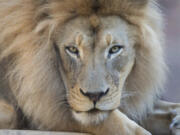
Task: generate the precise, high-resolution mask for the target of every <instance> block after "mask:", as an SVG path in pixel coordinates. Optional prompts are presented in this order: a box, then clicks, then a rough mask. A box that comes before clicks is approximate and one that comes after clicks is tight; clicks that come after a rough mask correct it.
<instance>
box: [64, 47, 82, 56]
mask: <svg viewBox="0 0 180 135" xmlns="http://www.w3.org/2000/svg"><path fill="white" fill-rule="evenodd" d="M66 50H67V51H68V52H70V53H72V54H76V55H78V54H79V50H78V49H77V48H76V47H74V46H68V47H66Z"/></svg>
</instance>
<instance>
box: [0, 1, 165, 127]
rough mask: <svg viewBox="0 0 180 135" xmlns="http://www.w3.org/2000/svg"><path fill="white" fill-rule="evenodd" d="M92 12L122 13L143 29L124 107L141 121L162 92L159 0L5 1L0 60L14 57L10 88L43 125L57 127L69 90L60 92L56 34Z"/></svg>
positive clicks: (0, 18) (0, 16)
mask: <svg viewBox="0 0 180 135" xmlns="http://www.w3.org/2000/svg"><path fill="white" fill-rule="evenodd" d="M91 14H98V15H102V16H109V15H118V16H120V17H122V18H124V19H125V20H126V21H127V23H129V24H131V25H134V26H136V28H137V31H138V32H139V34H138V39H139V40H138V41H137V42H136V43H137V45H136V48H135V49H136V60H135V65H134V67H133V70H132V71H131V73H130V75H129V77H128V79H127V81H126V85H125V88H124V89H125V90H124V91H125V93H124V95H123V96H122V101H121V107H120V108H123V109H122V111H124V112H125V113H126V114H128V116H130V117H131V118H133V119H136V120H140V118H142V116H143V115H144V114H146V112H147V110H148V109H151V108H152V106H153V100H154V99H155V98H156V97H157V96H158V95H159V94H160V93H161V92H162V91H161V89H162V86H163V83H164V81H165V71H166V64H165V62H164V56H163V55H164V54H163V33H162V26H163V25H162V15H161V12H160V11H159V9H158V7H157V5H156V2H155V1H153V0H11V1H7V0H0V61H3V60H4V59H7V58H9V57H10V59H11V60H10V62H9V63H8V64H7V65H8V72H7V80H8V82H9V86H10V89H11V91H12V92H13V94H14V96H15V99H16V100H17V105H18V106H19V107H20V108H22V110H23V112H24V113H25V115H27V116H28V117H30V118H32V121H33V122H34V123H36V124H37V125H38V123H39V122H40V123H41V124H40V125H38V126H39V128H40V127H41V126H42V127H47V128H48V129H51V128H53V127H55V125H56V124H57V123H58V122H56V121H57V120H58V118H57V117H56V115H57V114H58V109H57V107H56V106H57V103H58V100H60V99H58V98H59V96H60V95H62V94H64V88H62V91H59V88H60V87H62V85H61V84H59V81H60V77H59V76H58V75H57V72H58V71H57V65H56V57H55V52H54V50H53V47H52V44H53V38H54V37H53V33H54V32H55V31H56V28H57V27H58V28H60V27H61V26H63V25H64V24H65V23H66V22H67V21H68V20H70V19H72V18H74V17H76V16H88V15H91ZM52 91H55V92H52ZM52 93H57V94H56V95H53V94H52ZM60 97H62V98H63V96H60ZM62 109H63V108H62ZM42 113H43V114H44V115H41V114H42ZM55 114H56V115H55ZM60 115H61V114H59V115H57V116H58V117H59V116H60ZM50 121H53V123H51V124H49V122H50Z"/></svg>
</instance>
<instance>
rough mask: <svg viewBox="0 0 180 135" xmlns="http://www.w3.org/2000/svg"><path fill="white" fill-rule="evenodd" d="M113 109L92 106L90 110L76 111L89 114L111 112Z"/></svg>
mask: <svg viewBox="0 0 180 135" xmlns="http://www.w3.org/2000/svg"><path fill="white" fill-rule="evenodd" d="M110 111H112V110H106V111H105V110H100V109H97V108H92V109H90V110H88V111H75V112H76V113H88V114H94V115H95V114H98V113H103V112H110Z"/></svg>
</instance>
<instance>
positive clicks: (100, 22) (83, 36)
mask: <svg viewBox="0 0 180 135" xmlns="http://www.w3.org/2000/svg"><path fill="white" fill-rule="evenodd" d="M132 31H133V29H132V28H131V29H130V28H129V25H128V23H127V22H126V21H124V20H123V19H122V18H120V17H118V16H109V17H101V16H95V15H92V16H90V17H77V18H74V19H72V20H70V21H69V22H67V23H66V24H65V25H64V30H63V32H61V33H60V34H63V35H64V36H63V37H64V39H60V40H61V41H60V42H65V44H81V45H82V46H83V45H84V46H88V47H90V45H91V46H94V45H97V44H98V45H99V46H101V45H104V46H105V45H109V44H116V43H119V44H123V45H128V44H129V43H128V42H129V40H132V39H133V38H132V39H128V38H129V37H132V36H133V32H132ZM130 35H131V36H130ZM67 37H68V38H67ZM101 47H102V46H101ZM105 47H107V46H105Z"/></svg>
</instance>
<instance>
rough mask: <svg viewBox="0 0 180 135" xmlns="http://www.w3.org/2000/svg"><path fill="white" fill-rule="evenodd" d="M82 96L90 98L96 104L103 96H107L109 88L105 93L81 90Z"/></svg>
mask: <svg viewBox="0 0 180 135" xmlns="http://www.w3.org/2000/svg"><path fill="white" fill-rule="evenodd" d="M80 92H81V94H83V95H84V96H86V97H88V98H89V99H90V100H91V101H93V103H94V104H96V102H97V101H99V100H100V99H101V98H102V97H103V96H105V95H107V93H108V92H109V88H108V89H107V90H106V91H105V92H94V93H91V92H84V91H83V90H82V89H80Z"/></svg>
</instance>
